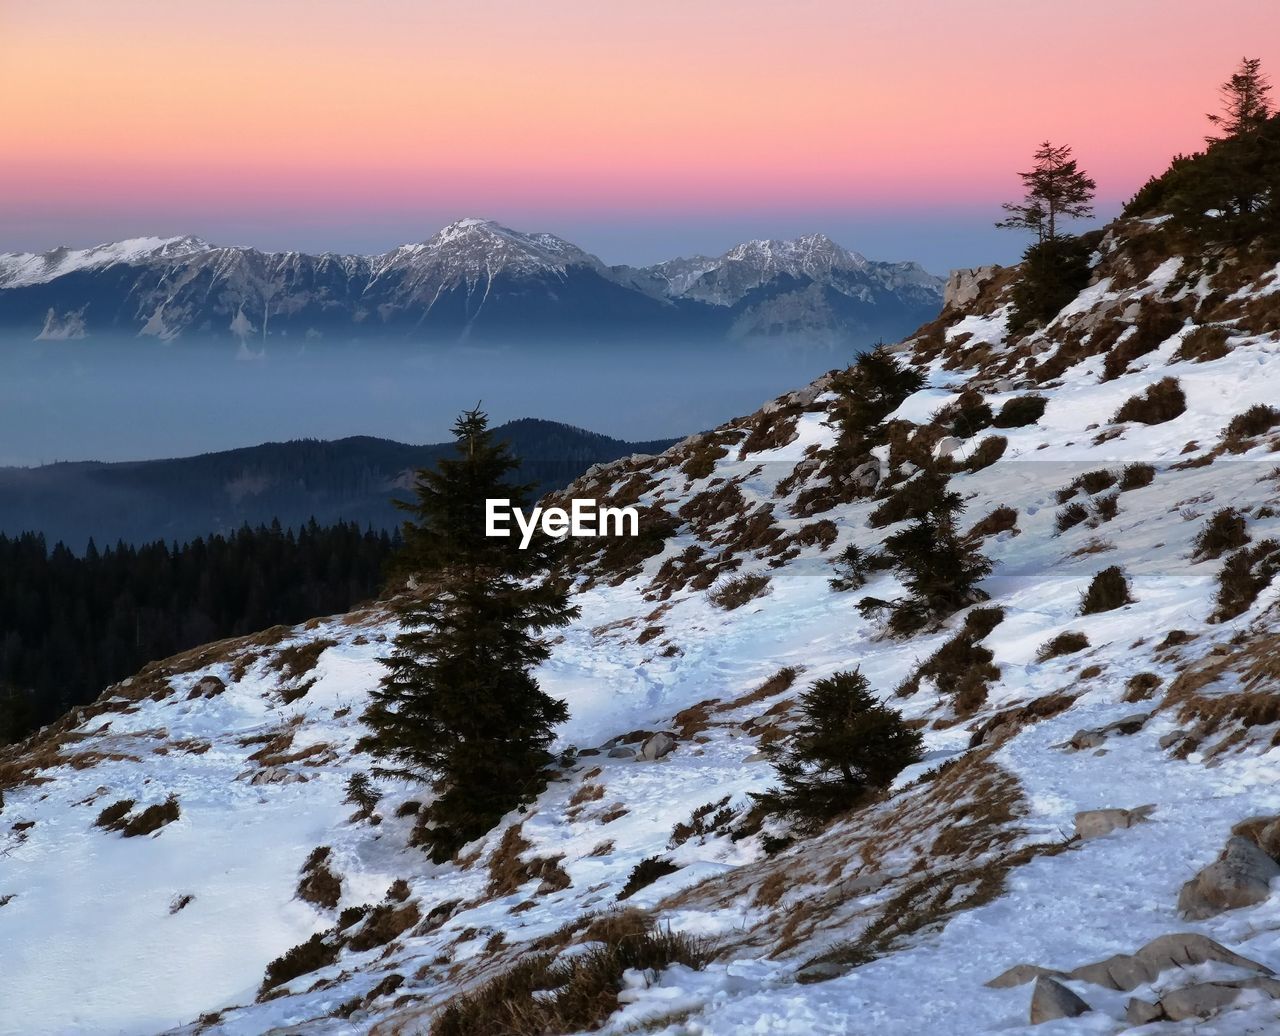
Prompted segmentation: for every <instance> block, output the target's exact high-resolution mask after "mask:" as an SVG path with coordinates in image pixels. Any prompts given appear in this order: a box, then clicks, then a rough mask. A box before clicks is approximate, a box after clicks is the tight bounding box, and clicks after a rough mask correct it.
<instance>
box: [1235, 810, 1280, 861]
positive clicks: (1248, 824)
mask: <svg viewBox="0 0 1280 1036" xmlns="http://www.w3.org/2000/svg"><path fill="white" fill-rule="evenodd" d="M1231 833H1232V834H1233V835H1239V836H1240V837H1241V838H1247V839H1249V841H1251V842H1252V843H1253V844H1254V845H1256V846H1257V847H1258V848H1259V849H1261V850H1262V851H1263V852H1264V853H1266V854H1267V855H1268V856H1270V857H1271V858H1272V859H1273V860H1276V861H1280V817H1249V819H1247V820H1242V821H1240V823H1238V824H1236V826H1235V827H1233V828H1232V829H1231Z"/></svg>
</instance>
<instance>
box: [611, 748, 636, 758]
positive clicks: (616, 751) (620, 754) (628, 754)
mask: <svg viewBox="0 0 1280 1036" xmlns="http://www.w3.org/2000/svg"><path fill="white" fill-rule="evenodd" d="M635 754H636V751H635V749H634V748H625V747H623V746H622V745H619V746H618V747H617V748H611V749H609V758H610V759H632V758H634V757H635Z"/></svg>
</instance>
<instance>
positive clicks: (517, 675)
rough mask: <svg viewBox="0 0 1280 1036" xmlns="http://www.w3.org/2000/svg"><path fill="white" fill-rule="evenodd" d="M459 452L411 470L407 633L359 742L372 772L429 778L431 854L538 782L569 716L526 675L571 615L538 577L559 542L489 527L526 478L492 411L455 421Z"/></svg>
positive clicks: (426, 816)
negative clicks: (493, 424) (518, 479)
mask: <svg viewBox="0 0 1280 1036" xmlns="http://www.w3.org/2000/svg"><path fill="white" fill-rule="evenodd" d="M454 434H455V436H456V438H457V443H456V446H457V451H458V456H456V457H452V458H447V459H445V460H442V461H441V462H440V464H439V467H438V468H437V469H436V470H434V471H430V470H423V471H420V472H419V473H418V481H417V486H416V500H415V501H413V502H412V503H411V504H409V505H407V509H408V510H409V511H410V513H411V515H412V518H411V519H410V520H409V521H408V522H406V524H405V528H404V549H403V553H402V558H401V569H402V571H404V572H407V573H409V574H410V575H411V577H412V578H411V583H410V587H409V589H408V590H407V591H406V592H405V593H404V594H403V595H402V596H401V597H400V599H399V601H400V603H399V605H398V612H399V617H400V621H401V626H402V630H403V632H401V633H400V635H399V636H397V637H396V640H395V651H394V652H393V653H392V655H391V656H390V657H389V658H386V659H383V662H384V663H385V664H386V666H387V668H388V672H387V674H386V676H385V677H384V678H383V681H382V683H381V685H380V687H379V688H378V689H377V690H375V691H374V692H373V695H372V697H373V701H372V704H371V705H370V707H369V709H368V711H367V712H366V713H365V716H364V720H365V722H366V723H367V724H368V726H369V727H370V728H371V731H370V733H369V735H368V736H366V737H365V738H363V739H362V740H361V742H360V746H359V747H360V748H361V749H363V750H366V751H369V752H371V753H373V754H374V755H375V756H378V757H379V758H380V759H382V760H385V761H386V764H385V765H383V766H380V767H377V768H375V770H374V772H375V774H378V775H380V776H397V777H407V778H411V779H420V780H427V781H430V782H431V784H432V786H433V789H434V791H435V794H436V798H435V801H434V802H433V803H432V804H431V805H430V807H429V808H428V809H427V810H426V811H424V812H423V813H422V814H420V826H419V835H420V838H419V841H420V843H421V844H422V845H423V846H424V847H425V848H426V849H428V850H429V852H430V853H431V856H432V859H434V860H436V861H437V862H439V861H443V860H445V859H448V858H449V856H451V855H452V854H453V853H454V852H455V851H456V850H457V849H458V848H460V847H461V846H462V845H464V844H465V843H466V842H468V841H471V840H472V839H474V838H477V837H479V836H480V835H482V834H484V833H485V832H486V831H488V830H490V829H491V828H492V827H493V825H494V824H496V823H497V822H498V820H500V819H501V818H502V816H503V815H504V814H505V813H507V812H508V811H509V810H511V809H513V808H515V807H516V806H518V805H520V804H521V803H522V802H524V801H526V800H528V799H530V798H532V797H533V796H534V795H536V794H537V793H538V791H539V790H540V789H541V787H542V784H543V783H544V780H545V778H544V773H545V768H546V764H547V762H548V761H549V760H550V758H551V757H550V755H549V753H548V751H547V749H548V747H549V745H550V744H551V740H552V728H553V727H554V725H555V724H556V723H559V722H561V721H562V720H564V719H565V718H566V717H567V715H568V713H567V711H566V709H565V706H564V703H563V702H562V701H558V700H556V699H554V698H552V697H550V696H549V695H547V694H546V693H544V692H543V691H542V690H541V688H540V687H539V686H538V683H537V681H536V680H535V679H534V677H533V675H532V670H533V668H534V667H535V666H537V665H538V664H539V663H540V662H542V661H544V660H545V659H546V658H547V657H548V655H549V649H548V647H547V646H546V644H545V643H544V642H543V641H542V640H541V639H540V638H539V634H540V633H541V632H542V631H544V630H547V629H550V628H553V627H557V626H562V625H564V624H565V623H567V622H569V621H570V620H571V619H572V618H573V617H574V616H575V615H576V614H577V608H576V607H572V606H570V605H569V603H568V595H567V593H566V590H565V588H564V587H563V586H562V585H561V584H560V583H558V582H556V581H555V580H553V579H551V578H550V577H548V576H547V575H546V574H545V571H546V569H547V567H548V565H549V563H550V560H551V551H552V550H553V548H554V543H553V541H550V540H547V539H545V538H540V539H538V540H536V541H535V542H534V543H533V544H531V545H530V546H529V548H528V549H527V550H521V549H520V548H519V540H518V539H517V538H516V537H508V538H498V537H486V535H485V501H486V500H487V499H506V500H510V501H511V505H512V506H514V507H523V506H525V504H526V503H527V498H528V496H529V494H530V492H531V487H530V486H528V485H521V484H517V483H513V482H510V481H508V476H509V475H510V474H511V472H512V471H513V470H514V469H515V468H516V466H517V461H516V460H515V459H514V458H513V457H512V456H511V454H510V452H509V451H508V449H507V446H506V444H505V443H499V442H495V441H494V438H493V433H492V432H491V431H490V430H489V427H488V419H487V417H486V416H485V415H484V414H483V413H481V412H480V411H479V409H476V410H469V411H466V412H464V413H463V414H462V416H461V417H460V418H459V419H458V421H457V423H456V424H455V425H454Z"/></svg>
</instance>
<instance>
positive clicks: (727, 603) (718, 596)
mask: <svg viewBox="0 0 1280 1036" xmlns="http://www.w3.org/2000/svg"><path fill="white" fill-rule="evenodd" d="M768 592H769V577H768V576H767V575H764V574H763V573H760V572H756V573H750V574H744V575H740V576H731V577H729V578H728V579H724V580H722V581H721V582H719V583H717V584H716V585H715V586H713V587H712V588H711V589H710V590H708V591H707V600H709V601H710V602H711V603H712V604H714V605H715V606H716V607H717V608H723V609H724V610H725V611H733V610H734V609H735V608H741V607H742V606H743V605H744V604H747V603H749V602H750V601H754V600H755V599H756V598H757V597H763V596H764V595H765V594H766V593H768Z"/></svg>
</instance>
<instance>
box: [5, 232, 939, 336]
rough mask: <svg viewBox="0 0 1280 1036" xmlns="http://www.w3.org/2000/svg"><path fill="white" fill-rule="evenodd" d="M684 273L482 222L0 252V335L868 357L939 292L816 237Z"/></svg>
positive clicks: (767, 245) (908, 266) (753, 249)
mask: <svg viewBox="0 0 1280 1036" xmlns="http://www.w3.org/2000/svg"><path fill="white" fill-rule="evenodd" d="M784 255H787V256H789V258H787V259H784V260H782V261H780V258H779V257H781V256H784ZM824 256H825V258H824ZM688 262H690V261H686V260H675V261H673V262H672V263H667V264H662V265H661V266H659V267H653V268H650V269H646V270H636V269H632V268H630V267H606V266H605V265H604V264H603V263H601V262H600V260H599V259H597V258H596V257H595V256H593V255H591V254H589V253H587V252H585V251H583V250H582V249H580V248H578V247H577V246H575V245H572V244H570V243H569V242H567V241H565V240H563V239H561V238H559V237H556V236H555V235H553V234H546V233H534V234H528V233H522V232H520V231H516V230H512V229H510V228H508V227H503V226H501V225H499V224H497V223H494V222H493V221H491V220H480V219H463V220H459V221H457V222H455V223H452V224H450V225H449V226H447V227H445V228H444V229H443V230H441V231H440V232H439V233H437V234H435V235H434V236H433V237H431V238H430V239H429V240H427V241H424V242H422V243H419V244H411V245H403V246H401V247H399V248H395V249H393V250H391V251H390V252H387V253H385V254H383V255H378V256H344V255H335V254H324V255H304V254H301V253H297V252H281V253H269V252H262V251H259V250H257V249H253V248H222V247H214V246H211V245H209V244H206V243H205V242H203V241H200V240H199V239H196V238H173V239H154V238H143V239H138V240H135V241H125V242H120V243H117V244H113V245H103V246H99V247H97V248H91V249H83V250H69V249H65V248H60V249H56V250H54V251H52V252H48V253H44V254H29V253H22V254H10V255H0V329H3V330H7V331H11V332H13V333H15V334H20V335H23V336H26V337H36V338H40V339H76V338H83V337H88V336H90V335H101V334H124V335H141V336H144V337H155V338H159V339H161V340H170V339H174V338H179V337H184V338H199V337H213V338H227V337H231V338H238V339H240V340H248V339H262V340H266V339H270V338H272V337H279V336H293V337H295V338H316V337H328V338H339V339H369V338H379V337H388V336H389V337H393V338H402V339H414V340H425V341H440V342H457V341H476V340H486V341H524V340H529V341H539V340H550V341H564V340H576V341H581V340H588V341H598V340H628V339H629V340H633V341H634V340H637V339H638V338H640V337H642V336H643V337H644V338H646V339H654V338H657V339H660V340H671V341H688V342H694V341H704V340H711V341H715V340H722V339H725V338H726V337H728V338H733V339H742V338H759V337H778V336H779V335H791V336H800V335H802V334H803V335H805V336H809V337H814V338H817V340H819V341H822V342H839V343H842V344H848V343H853V344H865V343H866V342H868V341H870V340H872V337H874V336H875V335H884V334H887V335H889V336H890V337H898V336H900V335H901V334H903V333H905V332H906V331H907V330H909V329H910V328H911V327H914V326H916V325H917V324H919V323H920V321H922V320H926V319H929V318H930V317H931V316H933V315H934V314H935V313H936V312H937V309H938V306H939V304H940V301H941V281H940V280H939V279H938V278H935V277H932V276H930V275H929V274H926V273H925V272H924V271H923V270H921V269H920V268H919V267H918V266H916V265H915V264H912V263H898V264H895V263H871V262H868V261H867V260H865V259H863V258H862V257H861V256H855V255H854V254H853V253H849V252H846V251H845V250H843V249H841V248H839V246H837V245H835V244H834V243H832V242H830V241H828V240H827V239H826V238H821V237H816V236H815V237H810V238H802V239H799V240H798V241H796V242H752V243H750V244H749V245H744V246H740V248H738V249H734V250H733V251H731V252H729V253H726V255H725V256H723V257H721V259H720V260H702V259H697V260H693V261H692V262H693V263H694V265H695V266H696V267H697V269H698V271H699V273H700V275H701V280H700V281H699V283H697V284H694V285H686V284H685V282H684V281H685V279H684V278H682V277H681V276H677V275H676V273H675V272H674V271H675V270H676V268H677V267H680V266H681V264H686V265H687V263H688ZM720 281H724V282H725V284H723V285H721V284H720ZM809 286H816V287H817V288H818V289H820V290H827V291H830V292H833V293H834V294H835V296H837V297H838V298H839V300H840V302H841V304H840V305H839V306H838V307H835V308H832V307H831V306H829V305H828V306H826V307H825V308H821V307H820V308H818V309H817V310H815V311H814V312H813V313H811V314H808V315H807V322H806V321H803V320H800V319H798V317H797V313H796V311H797V309H799V308H803V307H802V303H803V296H802V295H797V292H799V291H802V290H803V289H804V288H806V287H809ZM747 287H749V288H750V289H752V290H753V291H754V292H755V294H756V297H755V299H754V301H753V302H752V304H751V305H752V306H753V307H754V309H753V310H752V313H751V315H749V316H746V317H744V314H743V313H742V312H741V311H740V310H737V309H735V308H734V307H735V306H737V305H738V304H739V303H742V302H743V301H744V297H745V295H746V290H745V288H747ZM774 299H779V300H783V301H781V302H780V303H779V304H780V305H782V306H783V307H784V308H786V307H789V309H790V311H791V312H790V314H789V315H787V316H786V317H785V318H782V317H779V316H776V315H774V316H770V314H769V313H768V312H765V313H763V314H762V313H761V308H762V307H765V308H766V309H767V305H768V303H769V302H771V301H772V300H774ZM788 300H789V301H788Z"/></svg>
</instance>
